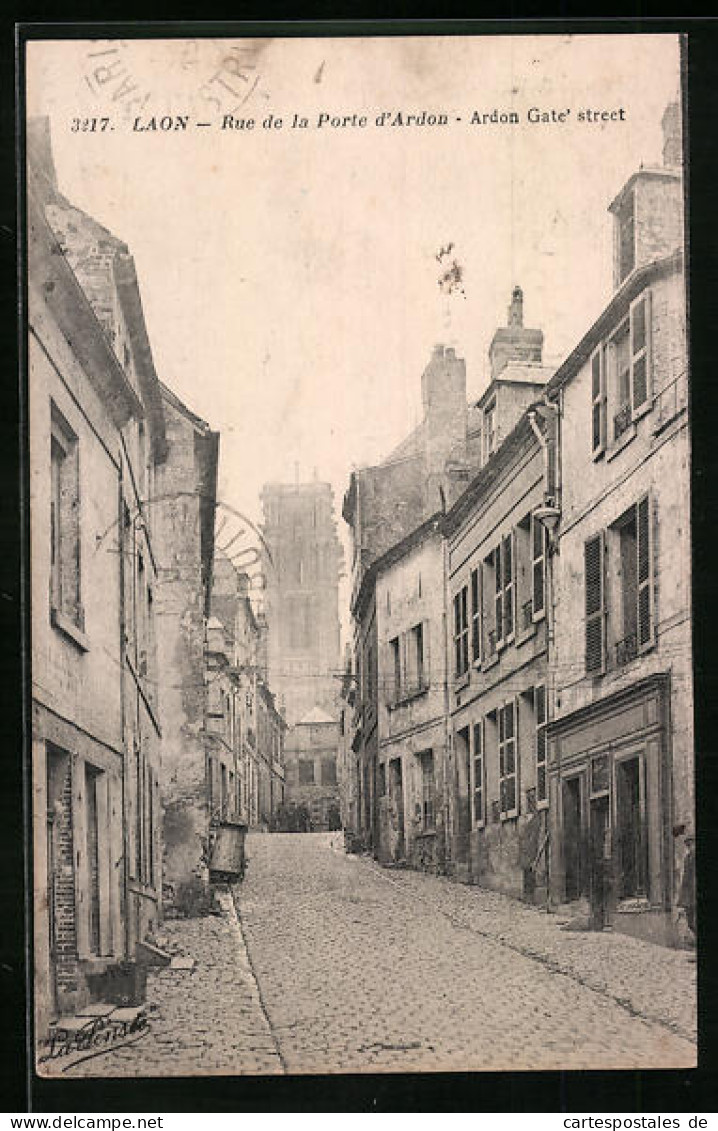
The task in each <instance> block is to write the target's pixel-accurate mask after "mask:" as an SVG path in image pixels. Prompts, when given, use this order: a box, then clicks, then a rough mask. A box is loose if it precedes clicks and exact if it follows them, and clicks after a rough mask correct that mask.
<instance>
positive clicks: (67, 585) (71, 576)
mask: <svg viewBox="0 0 718 1131" xmlns="http://www.w3.org/2000/svg"><path fill="white" fill-rule="evenodd" d="M79 470H80V468H79V456H78V445H77V436H76V435H75V433H74V432H73V431H72V429H71V428H70V426H69V424H68V423H67V421H66V420H65V419H64V417H63V416H62V415H61V413H60V412H59V411H58V410H57V408H56V407H55V405H54V404H53V405H52V406H51V437H50V479H51V489H50V604H51V608H52V610H53V614H55V616H56V615H57V614H60V615H61V616H62V617H66V618H67V620H69V621H70V622H71V623H72V624H73V625H75V626H76V627H77V628H80V629H82V628H84V625H83V612H82V606H81V604H80V479H79Z"/></svg>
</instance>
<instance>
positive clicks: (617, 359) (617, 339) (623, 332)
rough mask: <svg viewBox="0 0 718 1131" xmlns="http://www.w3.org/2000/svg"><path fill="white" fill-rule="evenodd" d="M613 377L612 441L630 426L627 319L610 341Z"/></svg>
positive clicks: (629, 365) (629, 360) (629, 371)
mask: <svg viewBox="0 0 718 1131" xmlns="http://www.w3.org/2000/svg"><path fill="white" fill-rule="evenodd" d="M611 362H612V376H613V435H612V439H613V440H618V439H619V437H620V436H622V435H623V433H624V432H625V431H626V429H627V428H628V427H629V425H630V424H631V352H630V334H629V323H628V319H627V320H626V321H625V322H624V323H623V325H622V326H620V327H619V328H618V330H617V331H616V333H615V334H614V336H613V338H612V339H611Z"/></svg>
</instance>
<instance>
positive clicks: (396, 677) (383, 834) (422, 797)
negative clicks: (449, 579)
mask: <svg viewBox="0 0 718 1131" xmlns="http://www.w3.org/2000/svg"><path fill="white" fill-rule="evenodd" d="M440 520H441V516H440V515H438V514H437V515H435V516H432V517H431V518H429V519H428V520H427V522H425V523H423V524H422V525H421V526H420V527H419V528H418V529H417V530H416V531H414V532H413V533H412V534H410V535H409V536H408V537H407V538H405V539H403V540H402V541H401V542H399V543H398V544H397V545H396V546H395V547H392V549H391V550H389V551H387V552H386V553H385V554H383V555H382V557H381V558H379V559H378V560H377V561H376V562H375V563H374V565H373V566H372V567H371V570H372V571H373V572H375V574H376V616H377V640H378V655H379V663H378V668H379V677H378V685H379V694H378V732H379V753H378V768H377V837H376V845H375V849H376V854H377V856H378V858H379V860H380V861H382V862H386V863H388V862H393V863H409V864H410V865H411V866H413V867H417V868H423V869H428V870H432V871H443V870H444V867H445V863H446V859H447V836H448V831H449V812H448V804H447V798H448V796H449V789H448V775H449V772H450V769H449V762H448V742H447V713H446V680H447V672H446V662H445V661H446V647H445V639H444V635H445V621H444V591H445V584H446V579H445V557H444V544H443V540H442V537H441V527H440Z"/></svg>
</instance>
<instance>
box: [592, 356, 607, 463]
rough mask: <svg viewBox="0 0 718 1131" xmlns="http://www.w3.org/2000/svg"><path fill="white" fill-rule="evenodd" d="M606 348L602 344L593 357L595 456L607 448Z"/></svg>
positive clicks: (593, 447)
mask: <svg viewBox="0 0 718 1131" xmlns="http://www.w3.org/2000/svg"><path fill="white" fill-rule="evenodd" d="M606 432H607V403H606V349H605V346H602V347H601V348H600V349H597V350H596V352H595V353H594V354H593V356H592V357H591V451H592V453H593V456H594V458H596V457H597V456H599V455H601V454H602V452H605V450H606Z"/></svg>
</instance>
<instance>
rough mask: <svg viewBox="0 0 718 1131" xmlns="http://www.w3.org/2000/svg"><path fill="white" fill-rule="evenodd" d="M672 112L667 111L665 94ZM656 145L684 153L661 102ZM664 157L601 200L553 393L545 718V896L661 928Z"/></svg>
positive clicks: (675, 241) (675, 871)
mask: <svg viewBox="0 0 718 1131" xmlns="http://www.w3.org/2000/svg"><path fill="white" fill-rule="evenodd" d="M673 109H674V110H675V108H673ZM664 126H665V127H666V152H667V154H668V155H669V156H671V155H673V156H674V157H675V154H676V153H679V152H680V143H679V142H678V143H677V144H676V142H675V137H672V136H671V133H672V132H673V133H675V129H676V126H677V116H676V114H675V113H674V112H672V110H671V108H669V111H668V112H667V115H666V118H665V119H664ZM682 201H683V194H682V177H681V170H680V167H678V166H673V165H666V166H663V167H660V168H656V169H653V168H641V169H640V170H639V172H637V173H636V174H634V175H633V176H632V177H631V178H630V179H629V180H628V182H627V183H626V185H625V186H624V187H623V189H622V190H621V192H620V193H619V195H618V196H617V198H616V200H615V201H614V202H613V204H612V205H611V209H610V210H611V213H612V216H613V222H614V234H615V240H614V247H615V262H614V266H615V270H614V293H613V295H612V297H611V299H610V301H609V303H608V305H607V306H606V308H605V309H604V310H603V311H602V313H601V314H600V316H599V317H598V319H597V320H596V321H595V322H594V324H593V325H592V326H591V327H590V329H589V330H588V331H587V333H586V334H585V335H584V337H583V338H582V340H581V341H580V342H579V344H578V345H577V347H576V349H575V350H574V351H573V352H572V354H571V355H570V356H569V357H568V358H567V360H566V361H565V362H564V364H563V365H562V366H561V368H560V369H559V370H558V372H557V373H556V375H555V377H554V378H553V380H552V381H551V383H550V385H549V387H548V393H549V396H550V397H551V398H552V400H554V401H555V403H557V404H559V405H560V406H561V418H562V428H561V464H562V481H561V496H560V523H559V525H558V528H557V532H556V554H555V555H554V558H553V560H554V592H555V608H554V634H553V639H554V645H553V649H552V654H551V669H552V673H553V681H554V686H553V697H554V709H553V721H552V722H551V724H550V726H549V740H548V741H549V773H550V813H551V894H552V898H553V900H554V902H556V903H558V904H564V903H569V904H570V905H571V906H572V907H579V908H580V907H583V908H584V909H585V911H586V912H587V913H588V914H589V915H590V916H591V917H592V919H594V920H598V921H600V922H601V923H603V922H608V923H610V924H612V925H613V926H614V927H615V928H616V929H619V930H623V931H626V932H628V933H631V934H636V935H641V936H643V937H647V938H651V939H654V940H655V941H660V942H676V941H678V940H679V939H680V938H681V937H682V934H684V933H685V928H684V927H683V926H682V925H680V924H679V922H678V918H679V916H678V908H677V898H678V889H679V884H680V880H681V875H682V864H683V858H684V854H685V852H686V849H685V837H686V836H687V835H689V834H692V832H693V807H694V798H693V774H694V750H693V695H692V665H691V591H690V584H691V582H690V578H691V557H690V527H689V514H690V506H689V499H690V440H689V430H688V400H689V398H688V368H687V350H686V306H685V281H684V271H683V236H682V231H683V228H682V220H683V204H682Z"/></svg>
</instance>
